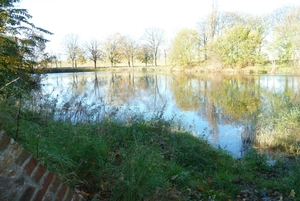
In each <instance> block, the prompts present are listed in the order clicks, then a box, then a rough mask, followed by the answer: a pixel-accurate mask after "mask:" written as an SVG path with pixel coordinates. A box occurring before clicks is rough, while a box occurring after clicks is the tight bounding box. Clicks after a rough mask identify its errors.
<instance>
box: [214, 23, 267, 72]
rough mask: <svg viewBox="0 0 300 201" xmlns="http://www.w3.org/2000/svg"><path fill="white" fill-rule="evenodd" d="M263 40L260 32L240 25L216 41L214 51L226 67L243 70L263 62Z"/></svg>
mask: <svg viewBox="0 0 300 201" xmlns="http://www.w3.org/2000/svg"><path fill="white" fill-rule="evenodd" d="M262 40H263V37H262V35H261V32H260V30H251V29H250V28H249V27H246V26H244V25H242V24H238V25H236V26H234V27H233V28H231V29H228V30H227V32H226V33H225V35H224V36H222V37H219V38H218V39H217V40H216V42H215V46H214V50H215V52H217V53H218V54H219V55H220V57H221V60H222V62H223V65H224V66H225V67H233V68H243V67H246V66H251V65H255V64H257V63H259V62H260V61H261V60H262V57H263V56H262V53H261V44H262Z"/></svg>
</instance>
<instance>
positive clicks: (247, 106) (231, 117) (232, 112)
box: [35, 72, 300, 157]
mask: <svg viewBox="0 0 300 201" xmlns="http://www.w3.org/2000/svg"><path fill="white" fill-rule="evenodd" d="M299 80H300V79H299V77H298V76H280V75H277V76H276V75H247V76H246V75H225V74H200V73H199V74H196V73H194V74H170V73H145V72H129V73H116V72H105V73H81V74H78V73H67V74H51V75H49V76H48V77H47V79H45V80H44V81H43V86H42V87H41V89H40V91H39V92H35V94H39V95H42V96H43V97H49V100H53V99H58V100H57V101H56V102H57V104H56V107H57V108H58V109H57V111H56V115H59V117H60V118H62V119H67V116H68V115H71V114H72V112H73V113H74V112H78V111H80V113H79V112H78V116H77V118H76V119H73V121H78V120H80V119H81V118H82V119H85V118H87V117H84V116H85V115H87V116H88V115H91V114H92V115H94V118H93V120H101V118H103V117H104V116H105V114H106V113H107V112H108V111H110V110H114V111H119V112H120V111H121V112H123V113H124V114H126V115H128V116H130V114H128V111H132V112H133V113H134V112H140V113H143V114H144V115H145V116H149V115H153V114H154V113H157V112H160V111H162V110H163V111H164V115H163V116H164V117H165V118H171V117H173V116H174V115H177V117H179V118H181V120H183V122H185V124H184V126H185V128H186V129H190V128H191V127H192V128H193V132H194V133H195V134H196V135H197V134H199V135H200V134H204V135H205V136H206V137H207V139H208V140H209V141H210V142H211V143H212V144H214V145H216V146H220V147H222V148H225V149H227V150H228V151H230V152H232V153H233V154H234V155H235V156H237V157H239V156H241V154H243V153H244V152H245V151H246V150H247V149H248V147H251V144H252V142H253V141H254V140H255V133H256V122H255V121H256V117H257V115H259V113H260V112H262V111H264V110H266V109H268V107H269V105H268V102H272V96H271V95H270V94H274V93H276V94H282V97H291V98H294V97H295V96H296V94H298V93H299V89H300V85H299ZM36 100H37V101H38V100H39V99H38V98H37V99H36ZM36 104H38V103H36ZM66 106H68V107H66ZM59 109H60V110H59ZM85 110H87V111H85ZM88 111H90V113H89V112H88ZM121 112H120V113H121ZM64 115H65V117H64ZM96 117H97V118H96ZM121 117H122V115H121V114H120V118H121ZM122 118H124V115H123V117H122ZM191 125H193V126H191Z"/></svg>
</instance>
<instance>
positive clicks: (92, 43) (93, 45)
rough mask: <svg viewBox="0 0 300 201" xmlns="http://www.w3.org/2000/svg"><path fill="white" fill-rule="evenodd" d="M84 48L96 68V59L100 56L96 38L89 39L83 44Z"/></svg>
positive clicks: (98, 43)
mask: <svg viewBox="0 0 300 201" xmlns="http://www.w3.org/2000/svg"><path fill="white" fill-rule="evenodd" d="M85 49H86V51H87V52H88V53H87V54H88V58H89V59H90V60H92V61H93V63H94V67H95V68H97V61H98V60H100V59H101V58H102V55H101V51H100V42H99V41H98V40H97V39H95V38H94V39H90V40H89V41H88V42H86V44H85Z"/></svg>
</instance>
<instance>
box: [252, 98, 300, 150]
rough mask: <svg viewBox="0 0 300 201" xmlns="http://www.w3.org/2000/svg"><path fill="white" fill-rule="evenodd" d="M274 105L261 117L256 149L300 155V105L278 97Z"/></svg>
mask: <svg viewBox="0 0 300 201" xmlns="http://www.w3.org/2000/svg"><path fill="white" fill-rule="evenodd" d="M273 100H274V103H271V104H272V106H271V107H270V108H269V109H266V110H265V111H264V112H263V113H261V115H260V116H259V124H258V125H257V127H258V128H259V129H258V130H257V133H256V147H257V148H258V149H260V150H263V151H266V150H268V151H274V152H281V153H284V154H289V155H299V153H300V135H299V132H300V104H299V103H298V102H292V101H291V100H289V99H281V98H279V97H277V96H276V95H275V96H274V98H273Z"/></svg>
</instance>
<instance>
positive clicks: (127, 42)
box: [122, 36, 138, 67]
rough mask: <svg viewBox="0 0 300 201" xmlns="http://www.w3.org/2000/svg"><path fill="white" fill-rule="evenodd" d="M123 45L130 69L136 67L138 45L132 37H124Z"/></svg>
mask: <svg viewBox="0 0 300 201" xmlns="http://www.w3.org/2000/svg"><path fill="white" fill-rule="evenodd" d="M122 44H123V51H124V52H123V53H124V56H125V58H126V59H127V63H128V67H130V66H132V67H134V64H133V59H134V57H135V56H136V54H137V47H138V43H137V42H136V41H135V40H134V39H133V38H131V37H130V36H123V37H122Z"/></svg>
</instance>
